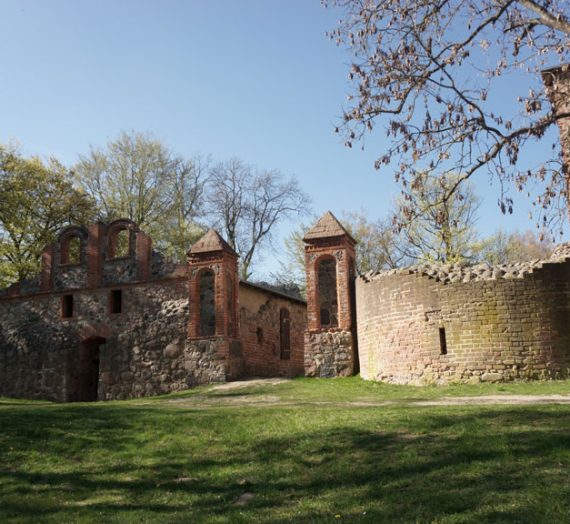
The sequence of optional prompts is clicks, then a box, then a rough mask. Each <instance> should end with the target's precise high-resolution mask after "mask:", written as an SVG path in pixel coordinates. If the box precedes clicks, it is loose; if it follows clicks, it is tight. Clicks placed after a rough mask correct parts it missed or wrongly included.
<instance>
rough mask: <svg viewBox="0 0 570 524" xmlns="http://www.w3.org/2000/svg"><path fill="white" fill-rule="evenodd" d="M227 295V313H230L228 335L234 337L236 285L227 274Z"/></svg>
mask: <svg viewBox="0 0 570 524" xmlns="http://www.w3.org/2000/svg"><path fill="white" fill-rule="evenodd" d="M226 289H227V291H226V297H227V305H226V307H227V310H226V311H227V315H228V336H230V337H233V336H234V331H235V318H234V315H233V312H234V286H233V281H232V278H231V277H230V275H226Z"/></svg>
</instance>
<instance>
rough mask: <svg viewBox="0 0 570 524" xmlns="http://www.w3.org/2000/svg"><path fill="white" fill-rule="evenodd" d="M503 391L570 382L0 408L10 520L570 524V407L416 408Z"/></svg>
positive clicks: (308, 385)
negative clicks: (419, 402)
mask: <svg viewBox="0 0 570 524" xmlns="http://www.w3.org/2000/svg"><path fill="white" fill-rule="evenodd" d="M500 393H509V394H512V393H517V394H553V393H558V394H569V393H570V383H568V382H550V383H543V384H514V385H501V386H499V385H489V386H454V387H448V388H423V389H422V388H413V387H404V386H401V387H398V386H387V385H382V384H374V383H367V382H364V381H361V380H360V379H358V378H350V379H335V380H316V379H313V380H308V379H299V380H294V381H291V382H288V383H285V384H279V385H271V386H269V385H260V386H252V387H246V388H240V389H234V390H212V389H211V388H197V389H196V390H192V391H189V392H185V393H183V394H177V395H169V396H165V397H160V398H154V399H140V400H134V401H124V402H108V403H93V404H52V403H47V402H31V401H28V402H26V401H13V400H10V399H4V400H0V522H32V521H33V522H58V523H61V522H137V523H138V522H161V523H162V522H192V523H194V522H208V523H210V522H212V523H218V522H220V523H222V522H224V523H225V522H231V523H233V522H238V523H239V522H244V523H245V522H247V523H250V522H272V523H280V522H339V521H340V522H374V523H377V522H441V523H460V522H461V523H467V522H473V523H475V522H477V523H479V522H493V523H495V522H533V523H535V522H550V523H557V522H570V505H569V504H568V501H570V478H569V468H570V432H569V430H570V405H532V406H522V405H521V406H430V407H426V406H417V405H414V404H413V402H411V401H412V400H415V399H430V398H437V397H443V396H469V395H480V394H500ZM384 400H390V401H395V402H394V403H392V404H389V405H386V406H382V407H378V406H374V407H371V406H367V405H366V402H370V401H376V402H381V401H384ZM256 402H257V403H256ZM244 495H245V496H244ZM240 497H241V498H240Z"/></svg>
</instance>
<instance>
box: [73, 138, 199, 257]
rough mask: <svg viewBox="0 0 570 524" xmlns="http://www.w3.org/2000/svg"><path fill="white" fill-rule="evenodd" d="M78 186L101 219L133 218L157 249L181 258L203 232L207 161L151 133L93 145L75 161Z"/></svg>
mask: <svg viewBox="0 0 570 524" xmlns="http://www.w3.org/2000/svg"><path fill="white" fill-rule="evenodd" d="M74 171H75V174H76V178H77V181H78V183H79V184H80V186H81V187H82V188H83V189H84V190H85V191H86V192H87V193H88V194H90V195H91V196H92V197H93V198H94V199H95V200H96V202H97V205H98V207H99V214H100V218H101V219H102V220H106V221H109V220H113V219H116V218H129V219H131V220H133V221H135V222H136V223H137V224H139V225H140V226H141V228H142V229H144V230H145V231H146V232H147V233H149V234H150V235H151V237H152V238H153V240H154V242H155V246H156V248H157V249H159V250H161V251H163V252H165V253H166V254H167V255H169V256H171V257H172V258H175V259H178V260H179V261H183V260H185V255H186V251H187V250H188V249H189V247H190V245H191V244H192V242H193V241H195V240H196V239H197V237H199V236H200V234H201V233H202V229H201V228H200V227H199V225H198V222H197V221H198V218H199V216H200V214H201V212H202V204H203V193H204V184H205V181H206V177H207V162H205V161H203V159H201V158H193V159H184V158H182V157H180V156H176V155H174V154H173V153H172V152H171V151H170V150H169V149H168V148H167V147H166V146H165V145H164V144H163V143H161V142H160V141H158V140H156V139H155V138H153V137H152V136H150V135H148V134H144V133H137V132H130V133H127V132H123V133H121V134H120V135H119V136H118V137H117V138H116V139H115V140H111V141H110V142H109V143H108V144H107V145H106V147H104V148H96V147H91V149H90V152H89V154H87V155H84V156H80V159H79V162H78V163H77V164H76V166H75V167H74Z"/></svg>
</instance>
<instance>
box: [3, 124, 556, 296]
mask: <svg viewBox="0 0 570 524" xmlns="http://www.w3.org/2000/svg"><path fill="white" fill-rule="evenodd" d="M456 182H457V175H456V174H453V173H447V174H442V175H441V176H439V177H437V178H433V177H427V176H426V180H425V181H423V183H421V184H418V185H417V186H414V187H412V188H411V190H410V191H409V194H408V195H407V196H406V197H405V198H406V199H407V201H406V203H405V204H406V205H403V202H401V201H398V200H397V201H396V202H394V207H393V209H392V210H391V212H390V213H389V215H388V216H386V217H384V218H382V219H379V220H371V219H370V218H369V217H368V216H367V215H366V213H364V212H352V213H345V214H344V215H342V216H341V217H339V218H341V220H342V221H343V223H344V224H345V226H346V227H347V228H348V229H349V230H350V232H351V234H352V235H353V236H354V237H355V239H356V240H357V241H358V244H357V247H356V250H357V266H358V270H359V271H360V272H366V271H370V270H380V269H384V268H395V267H402V266H406V265H410V264H413V263H416V262H421V261H436V262H444V263H455V262H478V261H487V262H489V263H506V262H513V261H524V260H528V259H534V258H544V257H547V256H548V255H549V253H550V251H551V249H552V243H551V242H549V241H548V240H547V241H544V242H541V241H540V240H539V238H538V237H537V236H536V235H535V234H533V233H531V232H526V233H505V232H502V231H499V232H497V233H495V234H494V235H492V236H491V237H489V238H481V237H480V235H479V234H478V232H477V230H476V227H475V226H476V219H477V209H478V206H479V198H478V197H477V195H476V193H475V190H474V187H473V186H472V185H471V184H470V183H469V182H467V183H463V184H461V185H460V188H459V189H457V190H456V191H454V192H452V193H451V196H449V195H450V192H449V188H450V187H451V186H453V185H455V184H456ZM402 198H404V197H402ZM309 206H310V198H309V197H308V195H307V194H306V193H305V192H304V191H303V190H302V189H301V188H300V186H299V184H298V182H297V180H296V179H295V178H294V177H290V176H285V175H284V174H283V173H281V172H280V171H278V170H275V169H273V170H264V169H258V168H256V167H254V166H252V165H250V164H247V163H245V162H243V161H242V160H240V159H237V158H231V159H229V160H225V161H218V162H214V161H213V160H212V159H210V158H204V157H200V156H194V157H192V158H184V157H182V156H179V155H176V154H174V153H173V152H172V151H171V150H170V149H169V148H168V147H167V146H165V145H164V144H163V143H161V142H160V141H158V140H156V139H155V138H153V137H152V136H151V135H148V134H143V133H137V132H130V133H127V132H123V133H121V134H120V135H119V136H118V137H117V138H116V139H114V140H111V141H110V142H108V143H107V144H106V145H105V146H104V147H91V148H90V150H89V151H88V153H87V154H85V155H81V156H80V157H79V158H78V161H77V162H76V164H75V165H73V166H71V167H66V166H64V165H62V164H61V163H60V162H58V161H57V160H56V159H54V158H50V159H48V160H47V161H44V160H41V159H40V158H37V157H32V158H25V157H24V156H22V155H21V153H20V152H19V151H18V149H17V148H15V147H9V146H2V145H0V286H2V287H4V286H6V285H9V284H10V283H12V282H16V281H18V280H22V279H25V278H28V277H31V276H33V275H34V274H36V273H37V272H38V271H39V269H40V256H41V251H42V249H43V248H44V246H45V245H47V244H49V243H50V242H52V241H53V240H54V238H55V235H56V234H57V232H58V231H59V230H60V229H61V228H62V227H64V226H66V225H68V224H87V223H89V222H92V221H95V220H102V221H106V222H109V221H112V220H115V219H117V218H122V217H125V218H129V219H131V220H133V221H135V222H137V223H138V224H139V225H140V226H141V228H142V229H144V230H145V231H146V232H147V233H149V234H150V235H151V237H152V238H153V241H154V246H155V248H156V249H157V250H159V251H161V252H163V253H165V254H166V255H167V256H168V257H169V258H171V259H173V260H176V261H178V262H184V261H185V260H186V252H187V251H188V249H189V248H190V247H191V245H192V244H193V243H194V242H195V241H196V240H197V239H198V238H199V237H200V236H201V235H202V234H203V233H204V231H205V230H206V229H207V228H209V227H214V228H216V229H217V230H218V231H220V233H221V234H222V235H223V236H224V237H225V238H226V240H227V241H228V243H229V244H230V245H231V246H232V247H233V248H234V249H235V250H236V252H237V253H238V254H239V257H240V276H241V278H243V279H251V278H253V276H254V274H255V273H254V269H255V265H256V263H257V262H258V261H259V257H260V253H262V252H263V250H264V249H267V248H268V247H270V246H271V245H272V242H271V240H272V235H273V234H274V233H275V230H276V226H277V225H278V224H279V223H282V222H283V221H285V220H291V219H297V220H298V221H300V220H301V219H302V218H303V217H307V216H308V215H309V212H310V207H309ZM410 209H411V210H412V211H411V212H410V211H406V210H410ZM313 218H314V217H313ZM312 220H313V219H311V220H307V221H306V223H307V224H308V223H309V222H311V221H312ZM307 228H308V227H307V226H305V225H302V224H301V225H300V226H298V227H297V228H296V229H294V230H293V232H292V233H291V234H290V235H289V236H288V237H287V238H286V239H285V241H284V245H283V247H282V248H281V249H280V255H279V259H280V269H279V271H277V272H276V273H275V274H273V275H272V284H274V285H278V286H280V287H281V289H284V290H287V289H289V290H295V289H297V290H298V289H302V288H303V285H304V284H303V283H304V255H303V242H302V237H303V234H304V232H305V231H306V230H307Z"/></svg>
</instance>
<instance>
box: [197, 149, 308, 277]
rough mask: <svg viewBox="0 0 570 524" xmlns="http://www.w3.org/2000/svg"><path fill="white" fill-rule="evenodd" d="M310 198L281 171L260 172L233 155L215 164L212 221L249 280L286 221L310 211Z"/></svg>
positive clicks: (210, 194) (211, 189) (211, 183)
mask: <svg viewBox="0 0 570 524" xmlns="http://www.w3.org/2000/svg"><path fill="white" fill-rule="evenodd" d="M309 202H310V199H309V197H308V196H307V195H306V194H305V193H304V192H303V191H302V190H301V189H300V188H299V185H298V182H297V180H296V179H294V178H286V177H285V176H284V175H282V174H281V173H280V172H279V171H276V170H271V171H257V170H256V169H254V168H253V167H252V166H250V165H248V164H245V163H244V162H242V161H241V160H239V159H236V158H233V159H230V160H228V161H226V162H220V163H219V164H217V165H215V166H214V167H213V168H212V170H211V172H210V181H209V184H208V196H207V203H208V213H207V216H208V220H209V221H210V223H211V225H212V226H214V227H218V228H220V229H221V230H222V231H223V233H224V235H225V237H226V239H227V241H228V243H229V244H230V245H231V246H232V248H234V249H235V250H236V252H237V253H238V254H239V256H240V273H241V277H242V278H243V279H245V280H247V279H249V278H250V277H251V274H252V264H253V262H254V260H255V256H256V255H257V254H258V253H259V250H260V249H261V248H263V247H264V245H266V244H267V243H268V242H269V241H270V239H271V234H272V233H273V232H274V230H275V226H276V225H277V224H278V223H279V222H280V221H282V220H284V219H288V218H293V217H295V216H301V215H303V214H304V213H306V212H307V208H308V204H309Z"/></svg>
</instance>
